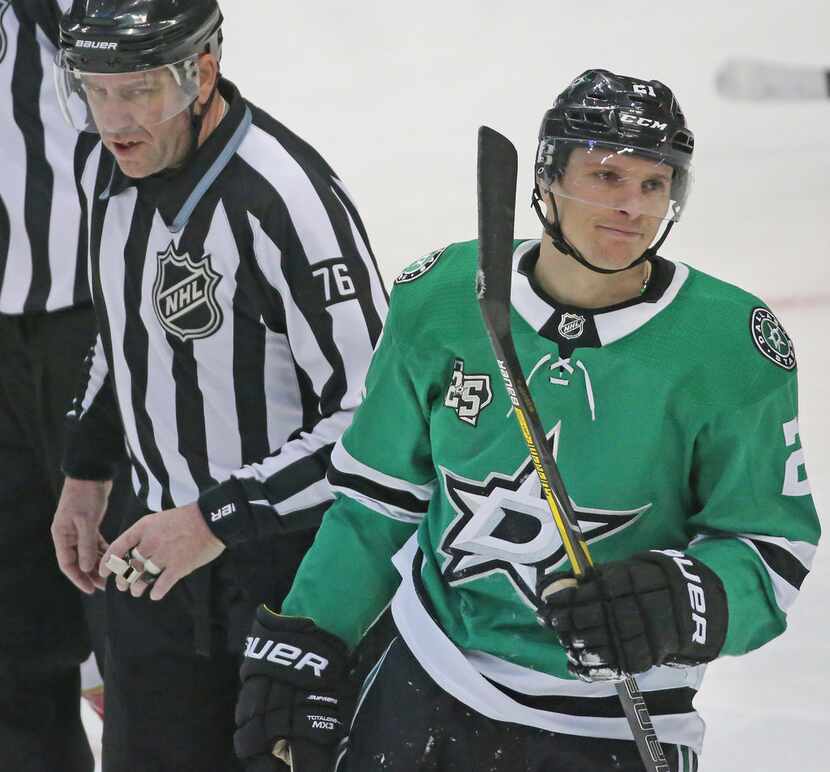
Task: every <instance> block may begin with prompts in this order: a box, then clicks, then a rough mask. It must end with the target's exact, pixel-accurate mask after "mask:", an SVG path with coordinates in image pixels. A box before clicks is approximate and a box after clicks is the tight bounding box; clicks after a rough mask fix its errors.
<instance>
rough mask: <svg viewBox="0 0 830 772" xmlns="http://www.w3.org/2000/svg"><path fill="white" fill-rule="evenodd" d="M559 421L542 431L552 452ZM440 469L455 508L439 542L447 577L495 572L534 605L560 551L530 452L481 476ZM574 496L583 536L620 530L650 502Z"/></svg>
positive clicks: (464, 578) (455, 579) (595, 537)
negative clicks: (600, 503)
mask: <svg viewBox="0 0 830 772" xmlns="http://www.w3.org/2000/svg"><path fill="white" fill-rule="evenodd" d="M560 427H561V422H560V423H558V424H557V425H556V426H555V427H554V428H553V430H552V432H551V433H550V435H548V438H549V441H550V442H551V447H552V452H553V455H554V458H555V457H556V455H557V451H558V445H559V432H560ZM441 471H442V473H443V475H444V487H445V490H446V494H447V498H448V499H449V501H450V502H451V503H452V505H453V507H454V508H455V510H456V512H458V517H456V518H455V520H453V522H452V523H451V524H450V526H449V528H448V529H447V530H446V531H445V533H444V535H443V538H442V540H441V546H440V551H441V553H442V554H444V555H445V556H446V558H447V560H446V562H445V563H444V565H443V568H442V571H443V574H444V576H445V577H446V579H447V581H448V582H449V583H450V584H463V583H465V582H469V581H471V580H473V579H478V578H480V577H482V576H487V575H489V574H494V573H501V574H503V575H505V576H506V577H507V578H508V579H509V580H510V582H511V583H512V584H513V587H514V589H515V590H516V593H517V594H518V595H519V597H520V598H521V599H522V600H523V601H524V602H525V603H526V604H527V605H528V606H530V607H531V608H533V609H538V608H540V607H541V601H540V599H539V597H538V596H537V594H536V585H537V583H538V581H539V579H540V578H541V577H542V576H544V575H545V574H548V573H550V572H552V571H555V570H557V569H558V568H561V566H562V564H563V563H564V562H565V559H566V555H565V547H564V546H563V545H562V540H561V539H560V537H559V531H557V529H556V524H555V523H554V521H553V517H552V515H551V512H550V509H549V508H548V504H547V502H546V501H545V499H544V498H543V496H542V488H541V485H540V484H539V478H538V477H537V476H536V473H535V471H534V469H533V462H532V461H531V459H530V456H528V457H527V458H526V459H525V460H524V462H522V464H521V465H520V466H519V468H518V469H517V470H516V471H515V472H514V473H513V474H512V475H510V476H505V475H501V474H497V473H493V474H490V475H488V477H487V479H486V480H484V481H483V482H477V481H475V480H468V479H466V478H464V477H460V476H458V475H454V474H453V473H452V472H450V471H449V470H447V469H445V468H443V467H442V468H441ZM572 503H573V507H574V510H575V511H576V514H577V517H578V519H579V525H580V527H581V528H582V533H583V534H584V536H585V539H586V541H587V542H588V543H589V544H591V543H593V542H596V541H599V540H600V539H604V538H606V537H608V536H611V535H614V534H617V533H620V532H621V531H623V530H625V529H626V528H628V527H629V526H630V525H632V524H633V523H635V522H636V521H637V520H638V519H639V517H640V515H642V514H643V513H644V512H646V511H647V510H648V509H650V508H651V504H650V503H648V504H645V505H644V506H641V507H637V508H636V509H628V510H612V509H594V508H591V507H581V506H579V505H578V504H576V503H574V502H572Z"/></svg>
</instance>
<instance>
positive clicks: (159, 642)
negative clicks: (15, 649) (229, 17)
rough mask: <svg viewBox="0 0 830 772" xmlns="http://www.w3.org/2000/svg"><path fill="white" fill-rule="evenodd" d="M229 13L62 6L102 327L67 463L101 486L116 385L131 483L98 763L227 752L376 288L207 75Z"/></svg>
mask: <svg viewBox="0 0 830 772" xmlns="http://www.w3.org/2000/svg"><path fill="white" fill-rule="evenodd" d="M221 22H222V16H221V13H220V10H219V8H218V5H217V3H216V2H215V0H190V2H187V3H181V2H173V0H129V1H127V0H112V1H111V2H103V1H102V0H76V1H75V2H74V4H73V6H72V9H71V10H70V12H69V13H68V14H67V15H66V16H65V17H64V18H63V20H62V22H61V56H60V58H59V60H58V62H57V64H56V68H57V70H56V75H57V79H58V82H59V96H60V100H61V103H62V105H63V107H64V111H65V113H66V115H67V117H68V118H69V119H70V120H71V121H72V123H73V125H74V126H75V128H76V129H79V130H82V131H95V132H98V133H99V134H100V138H101V142H100V144H99V145H98V146H97V147H96V148H95V149H94V150H93V151H92V153H91V155H90V156H89V158H88V160H87V162H86V163H85V164H84V165H83V167H82V168H79V170H78V171H79V181H80V188H81V190H82V191H83V197H82V199H83V208H84V216H85V220H86V222H87V224H88V246H89V264H90V281H91V286H92V294H93V301H94V304H95V309H96V313H97V315H98V320H99V328H100V334H99V337H98V340H97V342H96V344H95V346H94V348H93V350H92V352H91V353H90V357H89V360H88V364H89V373H88V378H87V380H86V383H85V385H84V388H83V389H82V391H81V392H80V394H79V396H78V398H77V399H76V401H75V404H74V408H73V412H72V415H71V420H70V423H69V429H68V433H67V437H68V439H67V452H66V455H65V460H64V465H65V468H66V470H67V472H68V474H69V476H70V477H71V478H72V479H71V480H70V481H68V486H69V487H71V489H72V495H75V496H76V497H77V498H76V501H80V500H82V499H83V497H84V496H87V497H88V500H89V502H90V506H92V505H93V503H94V502H95V501H96V500H97V498H98V497H99V495H100V491H101V490H102V486H105V485H106V484H107V483H106V481H107V477H108V470H109V469H110V461H111V456H112V454H114V453H116V452H117V450H118V447H119V438H118V437H116V436H114V435H113V434H112V432H111V426H110V424H109V423H108V422H107V421H106V420H104V417H105V416H106V415H107V413H108V412H110V410H111V409H112V408H113V406H117V409H118V412H119V413H120V416H121V419H122V422H123V425H124V430H125V434H126V439H127V446H128V452H129V456H130V459H131V461H132V468H133V483H134V488H135V491H136V493H137V498H138V500H139V501H140V502H141V505H142V506H141V508H140V509H139V510H138V511H136V512H135V513H134V514H133V517H132V518H131V521H132V525H131V526H130V527H128V528H127V529H126V530H125V531H124V533H122V535H121V536H120V537H119V538H118V539H117V540H116V541H115V542H113V544H112V545H111V547H110V549H109V550H108V552H107V554H106V555H105V556H104V559H103V560H102V562H101V574H102V576H107V575H109V573H110V572H113V573H115V574H116V582H115V583H113V582H110V583H109V584H108V587H107V600H108V609H107V610H108V613H109V614H110V615H111V616H110V622H109V624H110V639H109V640H110V648H109V651H108V656H107V670H106V673H105V682H106V684H107V710H106V717H105V722H104V741H103V745H104V769H105V772H150V770H152V771H153V772H182V771H183V770H188V772H203V771H204V772H207V770H210V771H211V772H213V771H214V770H223V771H224V770H237V769H240V767H239V766H238V765H237V762H236V761H235V760H234V758H233V743H232V735H233V724H234V721H233V713H234V705H235V701H236V692H237V670H238V666H239V654H240V652H241V643H242V641H243V639H244V636H245V635H246V633H247V630H248V628H249V625H250V620H251V618H252V616H253V611H254V608H255V607H256V605H257V603H258V602H260V601H261V600H262V599H263V598H265V597H271V598H277V599H279V598H281V597H282V596H283V595H284V594H285V592H286V591H287V590H288V588H289V587H290V584H291V580H292V577H293V575H294V572H295V570H296V567H297V565H298V564H299V561H300V560H301V558H302V556H303V554H304V552H305V550H306V549H307V547H308V546H309V544H310V543H311V541H312V539H313V537H314V533H315V530H316V527H317V526H318V525H319V522H320V519H321V517H322V515H323V513H324V511H325V510H326V508H327V507H328V505H329V504H330V502H331V500H332V499H333V495H332V493H331V491H330V489H329V487H328V484H327V482H326V468H327V465H328V460H329V455H330V453H331V450H332V447H333V445H334V443H335V441H336V440H337V439H338V437H339V436H340V434H341V433H342V432H343V430H344V429H345V428H346V427H347V426H348V425H349V423H350V422H351V419H352V415H353V412H354V410H355V408H356V407H357V405H358V403H359V402H360V400H361V391H362V388H363V380H364V375H365V372H366V370H367V368H368V364H369V360H370V358H371V356H372V352H373V350H374V346H375V344H376V342H377V341H378V339H379V336H380V333H381V328H382V324H383V320H384V317H385V314H386V309H387V298H386V293H385V290H384V288H383V285H382V282H381V280H380V277H379V274H378V271H377V267H376V264H375V260H374V257H373V255H372V253H371V251H370V247H369V242H368V239H367V236H366V232H365V230H364V227H363V224H362V222H361V220H360V217H359V215H358V212H357V210H356V208H355V206H354V204H353V203H352V201H351V200H350V198H349V196H348V194H347V193H346V190H345V188H344V186H343V185H342V183H341V182H340V180H339V179H338V178H337V176H336V175H335V173H334V172H333V171H332V169H331V168H330V167H329V166H328V165H327V164H326V162H325V161H324V160H323V159H322V158H321V157H320V155H319V154H318V153H317V152H316V151H315V150H314V149H313V148H312V147H310V146H309V145H308V144H306V143H305V142H304V141H303V140H301V139H300V138H298V137H297V136H296V135H295V134H293V133H292V132H290V131H289V130H288V129H286V128H285V127H284V126H282V125H281V124H280V123H278V122H277V121H276V120H274V119H273V118H271V117H270V116H269V115H267V114H266V113H265V112H263V111H262V110H260V109H258V108H257V107H255V106H254V105H252V104H250V103H249V102H248V101H246V100H245V99H244V98H243V97H242V96H241V95H240V93H239V91H238V90H237V88H236V87H235V86H234V85H233V84H232V83H230V82H229V81H227V80H225V79H223V78H222V77H221V76H220V73H219V61H220V57H221V41H222V33H221ZM125 525H126V524H125ZM203 566H204V567H203ZM197 569H199V570H197ZM90 579H92V572H90ZM153 582H154V584H153ZM151 585H153V586H152V587H151V588H150V586H151ZM148 588H150V591H148ZM119 590H121V591H119Z"/></svg>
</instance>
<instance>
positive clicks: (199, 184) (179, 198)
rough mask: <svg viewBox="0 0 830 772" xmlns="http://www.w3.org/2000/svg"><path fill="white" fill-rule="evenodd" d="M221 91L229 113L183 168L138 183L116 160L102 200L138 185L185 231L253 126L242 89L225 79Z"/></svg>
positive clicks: (167, 220) (171, 224)
mask: <svg viewBox="0 0 830 772" xmlns="http://www.w3.org/2000/svg"><path fill="white" fill-rule="evenodd" d="M218 88H219V93H220V94H221V95H222V97H223V98H224V100H225V101H226V102H227V103H228V112H227V114H226V115H225V117H224V118H223V119H222V121H221V122H220V123H219V125H218V126H217V127H216V128H215V129H214V130H213V132H211V134H210V136H209V137H208V138H207V139H206V140H205V142H204V143H203V144H202V145H201V146H200V147H199V149H198V150H197V151H196V153H195V154H194V155H193V157H192V158H191V159H190V161H188V163H187V165H186V166H185V167H184V168H183V169H180V170H178V171H175V172H161V173H160V174H154V175H153V176H152V177H146V178H144V179H139V180H137V179H133V178H131V177H128V176H127V175H126V174H124V173H123V172H122V171H121V169H120V167H119V166H118V164H117V163H115V159H113V174H112V179H111V181H110V184H109V186H108V187H107V189H106V190H105V191H104V192H103V193H102V194H101V198H102V199H107V198H112V197H113V196H117V195H118V194H119V193H123V192H124V191H125V190H126V189H127V188H129V187H131V186H135V187H136V188H137V189H138V192H139V195H140V196H141V197H142V198H143V199H146V200H149V201H151V202H152V203H153V204H155V206H156V208H157V209H158V211H159V213H160V214H161V216H162V219H163V220H164V223H165V225H167V227H168V228H169V229H170V231H171V232H173V233H178V232H179V231H180V230H182V228H184V226H185V225H187V221H188V219H189V218H190V215H191V214H192V213H193V210H194V209H195V208H196V205H197V204H198V203H199V201H200V200H201V198H202V196H204V194H205V193H206V192H207V190H208V189H209V188H210V186H211V185H212V184H213V182H214V180H215V179H216V178H217V177H218V176H219V174H220V173H221V172H222V170H223V169H224V168H225V167H226V166H227V165H228V163H229V162H230V160H231V158H233V156H234V154H235V153H236V151H237V150H238V149H239V146H240V145H241V144H242V140H243V139H244V138H245V135H246V134H247V133H248V129H249V128H250V127H251V122H252V115H251V108H250V107H249V106H248V103H247V102H246V101H245V100H244V99H243V98H242V95H241V94H240V93H239V89H237V87H236V86H235V85H234V84H233V83H231V82H230V81H229V80H226V79H225V78H220V80H219V87H218Z"/></svg>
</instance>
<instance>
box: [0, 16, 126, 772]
mask: <svg viewBox="0 0 830 772" xmlns="http://www.w3.org/2000/svg"><path fill="white" fill-rule="evenodd" d="M69 5H70V3H69V0H60V1H58V0H17V1H16V2H11V3H10V2H8V1H7V0H0V357H2V367H0V618H2V620H3V624H2V625H0V769H2V770H15V772H54V771H55V770H58V769H59V770H61V771H62V772H92V770H93V766H94V760H93V755H92V752H91V750H90V747H89V743H88V742H87V738H86V734H85V732H84V729H83V726H82V724H81V718H80V683H81V682H80V677H79V665H80V664H81V663H82V662H84V660H85V659H86V658H87V656H88V654H89V652H90V645H91V644H94V648H95V651H96V655H97V656H98V657H99V658H102V657H103V655H104V638H105V629H104V619H103V612H104V599H103V596H102V595H101V594H100V593H98V594H93V590H94V586H93V584H92V583H91V582H87V583H85V584H84V587H83V589H85V590H86V592H87V593H89V594H88V595H87V594H82V593H81V592H79V591H78V589H77V588H76V587H73V585H72V584H71V583H70V582H69V580H68V579H67V578H66V576H64V574H63V573H62V572H61V569H60V568H59V566H58V561H57V559H56V555H55V549H54V546H53V542H52V537H51V535H50V526H51V524H52V515H53V514H54V512H55V507H56V505H57V502H58V498H59V496H60V492H61V486H62V484H63V476H62V474H61V468H60V466H61V456H62V437H63V423H64V415H65V413H66V411H67V409H68V408H69V405H70V404H71V401H72V397H73V396H74V393H75V391H76V389H77V387H78V382H79V379H80V376H81V364H82V362H83V358H84V355H85V353H86V351H87V350H88V349H89V346H90V344H91V343H92V342H93V341H94V339H95V329H96V324H95V313H94V311H93V308H92V301H91V298H90V292H89V283H88V281H87V271H86V253H85V250H84V249H83V247H82V245H81V241H82V240H81V232H82V231H81V229H82V227H83V223H82V215H81V207H80V203H79V200H78V192H77V187H76V182H75V165H76V163H80V161H81V159H82V158H84V157H85V156H84V154H85V152H87V151H88V143H87V142H86V141H84V140H79V137H78V135H77V134H76V133H75V132H74V131H72V129H71V128H70V127H69V126H67V125H66V123H65V121H64V120H63V117H62V116H61V110H60V105H59V104H58V101H57V98H56V94H55V81H54V79H53V77H52V61H53V60H54V57H55V55H56V53H57V47H58V23H59V21H60V17H61V15H62V13H63V10H62V8H66V7H68V6H69ZM76 147H77V149H76ZM116 431H118V429H116ZM118 457H119V454H116V455H115V456H113V461H114V462H115V461H116V459H117V458H118ZM120 457H122V458H123V453H121V454H120ZM124 467H125V463H124V461H123V460H122V463H121V468H122V469H123V468H124ZM115 469H116V467H115V466H113V475H114V474H115ZM128 483H129V481H128V480H127V479H126V478H123V480H122V483H121V485H120V486H119V487H118V488H116V490H115V491H114V492H113V494H112V496H111V501H112V504H113V507H118V506H119V500H120V499H119V497H123V496H127V497H129V496H130V495H131V492H130V491H129V486H128ZM101 513H103V509H102V510H101ZM110 522H111V521H109V520H108V521H107V522H105V523H104V524H102V530H103V532H104V534H105V535H107V534H108V529H107V525H108V524H109V523H110ZM70 527H71V526H70ZM98 534H99V531H98V530H97V529H96V531H95V533H94V534H91V538H92V541H91V544H90V552H91V553H92V555H93V557H92V558H91V559H90V563H92V562H94V557H95V556H98V555H99V554H102V553H103V551H104V549H105V548H106V544H105V543H104V542H103V537H102V538H101V539H100V540H99V538H98ZM75 535H76V534H74V533H73V534H71V535H70V534H69V533H65V534H62V535H61V537H60V538H74V536H75ZM99 550H100V552H99ZM93 662H94V661H90V663H89V665H90V668H91V670H93V671H94V670H95V668H94V666H93Z"/></svg>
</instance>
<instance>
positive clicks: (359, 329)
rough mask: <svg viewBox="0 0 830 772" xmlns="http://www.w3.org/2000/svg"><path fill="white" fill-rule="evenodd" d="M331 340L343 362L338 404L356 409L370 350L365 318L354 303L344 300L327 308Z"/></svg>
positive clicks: (355, 302) (371, 351)
mask: <svg viewBox="0 0 830 772" xmlns="http://www.w3.org/2000/svg"><path fill="white" fill-rule="evenodd" d="M326 311H327V312H328V314H329V316H331V320H332V338H333V340H334V344H335V346H337V350H338V351H340V352H341V354H342V358H343V375H344V376H345V378H346V392H345V393H344V394H343V397H342V399H341V401H340V404H341V405H342V406H343V407H344V408H352V407H357V406H358V405H359V404H360V403H361V402H362V400H363V396H362V394H363V386H364V383H365V379H366V371H367V370H368V369H369V362H371V361H372V354H373V353H374V346H372V339H371V338H370V337H369V330H368V328H367V327H366V318H365V317H364V316H363V309H362V308H361V307H360V302H359V301H358V300H345V301H343V302H340V303H335V304H334V305H331V306H329V307H328V308H327V309H326Z"/></svg>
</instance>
